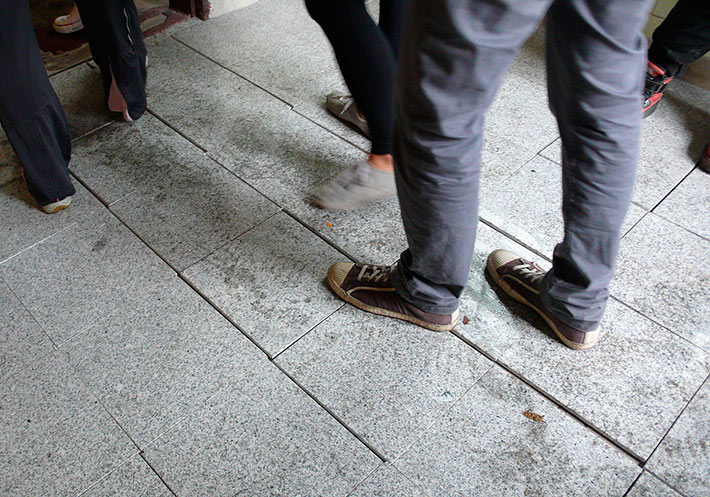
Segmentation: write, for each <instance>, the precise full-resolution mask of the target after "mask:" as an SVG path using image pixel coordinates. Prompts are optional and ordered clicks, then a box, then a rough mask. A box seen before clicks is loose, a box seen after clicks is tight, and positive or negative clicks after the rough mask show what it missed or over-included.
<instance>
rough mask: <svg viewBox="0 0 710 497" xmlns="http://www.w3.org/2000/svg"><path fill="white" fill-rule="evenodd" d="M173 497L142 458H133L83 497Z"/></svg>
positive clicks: (82, 496) (82, 495)
mask: <svg viewBox="0 0 710 497" xmlns="http://www.w3.org/2000/svg"><path fill="white" fill-rule="evenodd" d="M137 495H140V496H141V497H171V496H172V495H173V494H172V492H170V490H168V487H166V486H165V485H164V484H163V482H162V481H160V478H159V477H158V475H156V474H155V473H154V472H153V470H152V469H150V466H148V464H146V462H145V461H144V460H143V459H142V458H141V457H140V456H133V457H132V458H131V459H130V460H129V461H128V462H126V463H124V464H122V465H121V466H119V467H118V468H116V470H115V471H113V472H112V473H111V474H109V475H108V476H107V477H106V478H104V479H103V480H101V481H99V482H98V483H97V484H96V485H94V486H93V487H91V488H90V489H89V490H88V491H86V492H85V493H83V494H81V497H135V496H137Z"/></svg>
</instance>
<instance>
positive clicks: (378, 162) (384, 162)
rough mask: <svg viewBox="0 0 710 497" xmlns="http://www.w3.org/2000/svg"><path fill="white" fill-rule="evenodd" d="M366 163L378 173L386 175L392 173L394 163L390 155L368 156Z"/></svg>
mask: <svg viewBox="0 0 710 497" xmlns="http://www.w3.org/2000/svg"><path fill="white" fill-rule="evenodd" d="M367 162H369V163H370V165H372V167H374V168H375V169H378V170H380V171H384V172H386V173H393V172H394V161H393V159H392V155H390V154H385V155H376V154H370V157H369V158H368V159H367Z"/></svg>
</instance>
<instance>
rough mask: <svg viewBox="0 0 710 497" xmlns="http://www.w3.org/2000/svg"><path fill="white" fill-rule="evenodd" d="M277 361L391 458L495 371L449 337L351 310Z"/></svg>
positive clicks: (328, 321)
mask: <svg viewBox="0 0 710 497" xmlns="http://www.w3.org/2000/svg"><path fill="white" fill-rule="evenodd" d="M276 362H277V363H278V364H280V365H281V366H282V367H283V368H284V369H285V370H286V371H288V372H289V373H290V374H291V375H293V377H294V378H295V379H296V381H298V382H299V384H301V385H303V386H304V387H305V388H306V389H307V390H308V391H309V392H311V393H312V394H313V395H314V396H315V397H316V398H318V399H319V400H320V401H321V402H323V403H324V404H325V405H326V406H327V407H328V408H329V409H331V411H332V412H334V413H335V415H336V416H338V417H339V418H340V419H342V420H344V422H345V423H346V424H347V425H348V426H350V427H351V428H352V429H353V430H355V431H356V432H357V433H358V434H360V435H361V436H362V437H363V438H364V439H365V440H367V441H368V442H369V443H370V444H371V445H372V446H373V447H375V449H376V450H378V451H379V452H380V453H381V454H383V455H384V456H385V458H387V459H391V458H393V457H396V456H397V455H398V454H400V453H401V452H402V451H403V450H404V449H406V448H407V446H409V445H410V444H411V443H412V442H414V440H415V439H416V438H417V437H418V436H419V434H421V432H422V431H423V430H425V429H426V428H427V427H428V426H429V425H430V424H432V423H434V422H436V420H437V419H438V418H439V416H441V415H442V414H443V413H444V412H446V410H447V409H448V408H450V407H451V406H452V405H453V403H454V402H456V400H457V399H459V398H460V397H461V396H462V395H463V394H464V393H465V392H466V391H467V390H468V389H469V388H470V387H471V386H472V385H473V384H474V383H475V382H476V380H478V379H479V378H480V377H481V376H482V375H483V374H484V373H485V372H486V371H487V370H488V369H489V368H490V367H491V362H490V361H488V360H487V359H486V358H485V357H484V356H483V355H481V354H479V353H478V352H476V351H475V350H473V349H472V348H471V347H469V346H468V345H466V344H465V343H463V342H462V341H461V340H459V339H457V338H456V337H454V336H453V335H451V334H448V333H434V332H431V331H428V330H425V329H423V328H419V327H417V326H415V325H412V324H409V323H404V322H401V321H398V320H394V319H391V318H385V317H381V316H375V315H371V314H367V313H364V312H362V311H360V310H358V309H355V308H354V307H352V306H347V307H345V308H343V309H341V310H340V311H338V312H337V313H335V314H334V315H333V316H331V317H329V318H328V319H327V320H326V321H325V322H323V323H322V324H320V325H319V326H318V327H317V328H316V329H315V330H313V331H312V332H311V333H309V334H308V335H306V336H305V337H304V338H302V339H301V340H300V341H298V342H297V343H296V344H294V345H293V346H291V347H290V348H289V349H288V350H287V351H286V352H284V353H283V354H281V355H280V356H279V357H278V358H277V359H276Z"/></svg>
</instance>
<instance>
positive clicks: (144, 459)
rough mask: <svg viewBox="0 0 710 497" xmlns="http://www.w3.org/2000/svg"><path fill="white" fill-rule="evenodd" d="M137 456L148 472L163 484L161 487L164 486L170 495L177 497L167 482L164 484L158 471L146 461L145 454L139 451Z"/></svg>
mask: <svg viewBox="0 0 710 497" xmlns="http://www.w3.org/2000/svg"><path fill="white" fill-rule="evenodd" d="M138 455H139V456H140V458H141V459H143V461H144V462H145V463H146V464H147V465H148V467H149V468H150V470H151V471H152V472H153V473H154V474H155V476H157V477H158V478H160V481H161V482H162V483H163V485H165V488H167V489H168V490H169V491H170V493H171V494H173V495H174V496H175V497H177V493H175V491H174V490H173V489H172V488H171V487H170V485H168V482H166V481H165V479H164V478H163V476H162V475H161V474H160V473H158V471H157V470H156V469H155V468H154V467H153V465H152V464H151V463H150V461H149V460H148V459H146V457H145V454H144V453H143V451H140V452H139V453H138Z"/></svg>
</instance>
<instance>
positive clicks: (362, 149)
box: [291, 107, 370, 154]
mask: <svg viewBox="0 0 710 497" xmlns="http://www.w3.org/2000/svg"><path fill="white" fill-rule="evenodd" d="M291 111H293V112H295V113H296V114H298V115H299V116H301V117H302V118H304V119H306V120H307V121H310V122H312V123H313V124H315V125H316V126H318V127H320V128H322V129H324V130H325V131H327V132H328V133H330V134H331V135H334V136H336V137H338V138H340V139H341V140H343V141H344V142H345V143H348V144H349V145H352V146H353V147H355V148H356V149H358V150H361V151H362V152H363V153H365V154H369V153H370V152H369V151H368V150H365V149H364V148H362V147H361V146H359V145H358V144H357V143H353V142H351V141H350V140H348V139H347V138H345V137H344V136H343V135H340V134H338V133H337V132H336V131H333V130H332V129H330V128H327V127H325V126H324V125H322V124H321V123H319V122H318V121H315V120H313V119H312V118H310V117H309V116H307V115H305V114H303V113H301V112H300V111H298V109H297V108H296V107H292V108H291Z"/></svg>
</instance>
